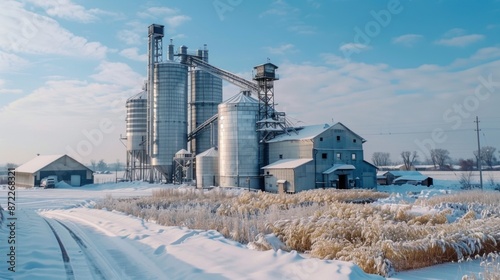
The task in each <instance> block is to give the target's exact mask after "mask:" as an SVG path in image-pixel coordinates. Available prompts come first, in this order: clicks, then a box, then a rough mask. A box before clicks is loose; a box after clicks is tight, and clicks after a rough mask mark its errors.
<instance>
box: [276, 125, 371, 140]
mask: <svg viewBox="0 0 500 280" xmlns="http://www.w3.org/2000/svg"><path fill="white" fill-rule="evenodd" d="M339 126H341V127H342V128H343V129H345V130H347V131H349V132H350V133H352V134H353V135H355V136H356V137H359V138H360V139H361V142H362V143H364V142H366V140H365V139H364V138H363V137H361V136H359V134H357V133H355V132H354V131H352V130H351V129H349V128H348V127H347V126H345V125H344V124H343V123H341V122H338V123H336V124H334V125H331V126H330V125H329V124H318V125H308V126H303V127H299V128H295V130H296V131H297V133H295V132H290V133H289V134H281V135H278V136H276V137H275V138H273V139H271V140H268V141H267V142H268V143H274V142H281V141H287V140H309V139H313V138H315V137H316V136H318V135H320V134H321V133H323V132H324V131H326V130H328V129H331V128H335V127H339Z"/></svg>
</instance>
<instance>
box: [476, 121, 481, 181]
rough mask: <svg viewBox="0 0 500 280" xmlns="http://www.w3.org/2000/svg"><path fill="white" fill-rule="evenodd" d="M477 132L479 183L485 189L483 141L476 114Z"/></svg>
mask: <svg viewBox="0 0 500 280" xmlns="http://www.w3.org/2000/svg"><path fill="white" fill-rule="evenodd" d="M475 123H476V132H477V169H479V184H480V186H481V189H483V168H482V165H481V160H482V159H481V143H480V141H479V118H478V116H476V121H475Z"/></svg>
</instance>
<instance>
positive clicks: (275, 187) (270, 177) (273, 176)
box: [262, 158, 314, 193]
mask: <svg viewBox="0 0 500 280" xmlns="http://www.w3.org/2000/svg"><path fill="white" fill-rule="evenodd" d="M262 169H263V170H264V182H265V191H266V192H272V193H296V192H300V191H303V190H308V189H311V186H314V162H313V159H312V158H301V159H282V160H278V161H276V162H274V163H272V164H269V165H267V166H264V167H262Z"/></svg>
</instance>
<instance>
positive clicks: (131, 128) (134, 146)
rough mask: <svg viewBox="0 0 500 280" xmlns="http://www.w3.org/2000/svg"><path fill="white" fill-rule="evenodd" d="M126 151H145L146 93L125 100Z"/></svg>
mask: <svg viewBox="0 0 500 280" xmlns="http://www.w3.org/2000/svg"><path fill="white" fill-rule="evenodd" d="M126 108H127V118H126V125H127V127H126V134H127V151H142V150H144V151H145V149H146V143H145V141H146V135H147V93H146V91H143V92H140V93H139V94H137V95H135V96H132V97H131V98H129V99H128V100H127V103H126Z"/></svg>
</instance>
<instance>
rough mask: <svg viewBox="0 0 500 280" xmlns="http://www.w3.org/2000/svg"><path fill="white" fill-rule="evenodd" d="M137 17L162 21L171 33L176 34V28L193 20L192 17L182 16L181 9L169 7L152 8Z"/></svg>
mask: <svg viewBox="0 0 500 280" xmlns="http://www.w3.org/2000/svg"><path fill="white" fill-rule="evenodd" d="M137 15H138V16H139V17H141V18H148V19H162V20H163V21H164V22H165V23H166V25H167V28H168V29H169V31H170V32H175V29H176V28H178V27H179V26H181V25H182V24H184V23H186V22H188V21H190V20H191V17H189V16H187V15H184V14H182V13H181V12H180V10H179V9H174V8H169V7H150V8H147V9H146V10H145V11H141V12H138V13H137Z"/></svg>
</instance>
